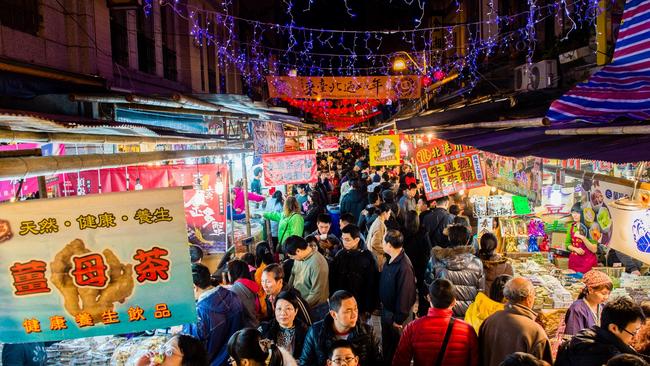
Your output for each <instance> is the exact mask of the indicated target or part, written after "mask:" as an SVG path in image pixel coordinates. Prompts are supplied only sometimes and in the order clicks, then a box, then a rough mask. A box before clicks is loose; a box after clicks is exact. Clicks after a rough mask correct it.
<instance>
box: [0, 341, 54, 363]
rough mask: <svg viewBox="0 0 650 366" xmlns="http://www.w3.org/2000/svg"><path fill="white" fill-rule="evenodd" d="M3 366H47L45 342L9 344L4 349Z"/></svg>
mask: <svg viewBox="0 0 650 366" xmlns="http://www.w3.org/2000/svg"><path fill="white" fill-rule="evenodd" d="M0 361H2V363H1V364H2V365H6V366H45V365H47V363H48V362H47V352H46V351H45V344H44V343H43V342H31V343H7V344H5V345H4V346H3V348H2V359H1V360H0Z"/></svg>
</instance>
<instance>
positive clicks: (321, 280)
mask: <svg viewBox="0 0 650 366" xmlns="http://www.w3.org/2000/svg"><path fill="white" fill-rule="evenodd" d="M289 286H292V287H294V288H295V289H296V290H298V291H299V292H300V294H302V297H304V298H305V300H306V301H307V304H309V307H310V308H311V309H314V308H315V307H316V306H318V305H320V304H323V303H325V302H327V300H328V299H329V293H330V290H329V266H328V264H327V260H326V259H325V257H323V255H322V254H320V253H319V252H318V251H317V250H316V249H313V252H312V254H310V255H309V256H308V257H307V258H305V259H303V260H301V261H298V260H297V261H295V262H294V263H293V269H292V270H291V277H290V278H289Z"/></svg>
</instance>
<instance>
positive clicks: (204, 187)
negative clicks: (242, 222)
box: [183, 164, 228, 253]
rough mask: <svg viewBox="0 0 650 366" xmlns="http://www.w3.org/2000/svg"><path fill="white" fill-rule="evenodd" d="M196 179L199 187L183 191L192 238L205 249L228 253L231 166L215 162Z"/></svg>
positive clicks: (193, 242) (188, 226)
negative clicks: (229, 169)
mask: <svg viewBox="0 0 650 366" xmlns="http://www.w3.org/2000/svg"><path fill="white" fill-rule="evenodd" d="M196 180H197V181H196V182H195V189H191V190H185V191H183V200H184V201H185V218H186V219H187V231H188V237H189V240H190V242H191V243H192V244H196V245H198V246H200V247H201V248H202V249H203V251H205V252H208V253H225V252H226V240H227V235H226V231H227V230H226V224H227V222H228V220H226V205H227V198H226V197H227V192H228V166H227V165H225V164H215V165H211V166H209V167H208V169H206V170H202V171H201V173H200V174H198V179H196Z"/></svg>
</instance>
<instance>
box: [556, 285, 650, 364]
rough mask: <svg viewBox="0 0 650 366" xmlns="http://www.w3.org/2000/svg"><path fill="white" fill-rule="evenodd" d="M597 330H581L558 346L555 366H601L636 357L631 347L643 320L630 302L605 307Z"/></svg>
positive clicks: (643, 317) (617, 300)
mask: <svg viewBox="0 0 650 366" xmlns="http://www.w3.org/2000/svg"><path fill="white" fill-rule="evenodd" d="M600 319H601V320H600V322H601V324H600V326H593V327H591V328H588V329H583V330H581V331H580V332H578V334H576V335H575V336H574V337H573V338H572V339H571V340H569V341H567V342H565V343H563V344H562V345H561V346H560V349H559V350H558V354H557V360H556V362H555V366H575V365H604V364H606V363H607V361H608V360H609V359H610V358H612V357H614V356H616V355H618V354H621V353H627V354H633V355H638V353H637V352H636V351H635V350H634V349H633V348H632V347H630V344H631V343H632V338H633V337H634V336H635V335H636V334H637V332H638V331H639V329H640V328H641V324H642V323H643V321H644V320H645V316H644V314H643V310H642V309H641V307H640V306H639V305H637V304H636V303H634V302H633V301H632V300H630V299H628V298H625V297H619V298H617V299H614V300H612V301H610V302H608V303H606V304H605V307H604V308H603V311H602V314H601V318H600Z"/></svg>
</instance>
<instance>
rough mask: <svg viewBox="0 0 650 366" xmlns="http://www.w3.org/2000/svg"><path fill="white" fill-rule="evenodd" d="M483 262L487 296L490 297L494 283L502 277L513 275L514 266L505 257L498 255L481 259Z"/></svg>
mask: <svg viewBox="0 0 650 366" xmlns="http://www.w3.org/2000/svg"><path fill="white" fill-rule="evenodd" d="M481 262H483V272H484V273H485V294H486V295H488V296H489V295H490V287H491V286H492V282H494V280H495V279H496V278H497V277H499V276H500V275H503V274H507V275H511V276H512V275H513V274H514V272H513V271H512V265H511V264H510V262H508V260H507V259H506V258H505V257H502V256H500V255H498V254H494V255H492V257H490V259H481Z"/></svg>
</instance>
